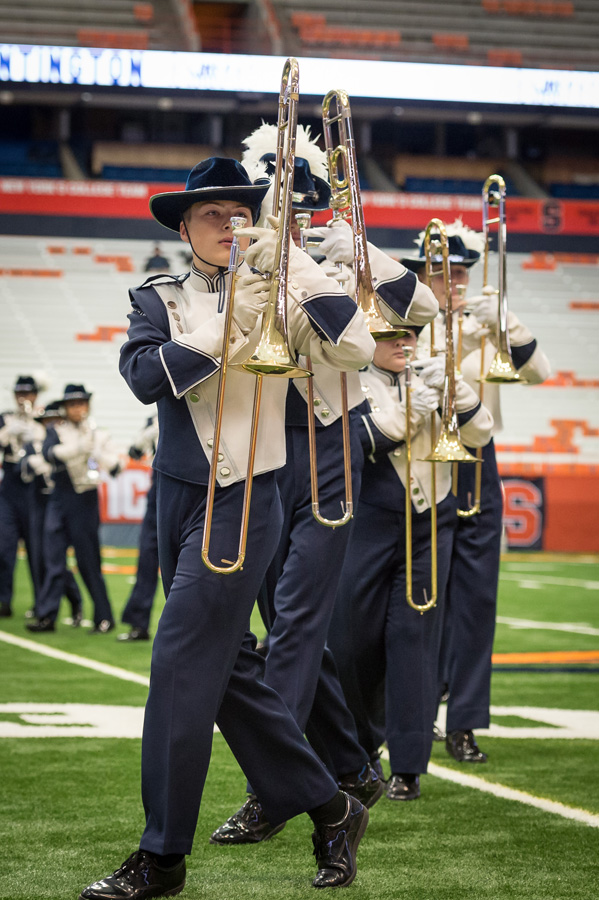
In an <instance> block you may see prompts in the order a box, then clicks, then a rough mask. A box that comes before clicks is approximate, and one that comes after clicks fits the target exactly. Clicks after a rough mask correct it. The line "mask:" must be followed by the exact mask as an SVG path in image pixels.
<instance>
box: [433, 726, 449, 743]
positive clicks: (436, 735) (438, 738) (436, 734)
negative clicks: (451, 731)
mask: <svg viewBox="0 0 599 900" xmlns="http://www.w3.org/2000/svg"><path fill="white" fill-rule="evenodd" d="M446 738H447V735H446V734H445V732H444V731H442V730H441V728H439V726H438V725H433V741H435V742H436V743H439V744H440V743H442V742H443V741H444V740H446Z"/></svg>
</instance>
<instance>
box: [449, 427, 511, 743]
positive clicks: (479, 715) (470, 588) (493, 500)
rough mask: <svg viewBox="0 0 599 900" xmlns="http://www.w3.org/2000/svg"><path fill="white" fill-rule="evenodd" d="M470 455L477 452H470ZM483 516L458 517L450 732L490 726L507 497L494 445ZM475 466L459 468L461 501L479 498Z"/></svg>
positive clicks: (485, 473) (485, 467) (487, 452)
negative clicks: (498, 590)
mask: <svg viewBox="0 0 599 900" xmlns="http://www.w3.org/2000/svg"><path fill="white" fill-rule="evenodd" d="M470 452H471V453H473V454H474V453H476V451H475V450H471V451H470ZM483 460H484V461H483V464H482V470H481V471H482V485H481V512H480V513H479V514H478V515H477V516H472V517H470V518H468V519H463V518H461V517H460V518H458V524H457V529H456V534H455V540H454V548H453V555H452V559H451V571H450V575H449V584H448V588H447V608H446V626H445V627H444V635H443V643H444V644H445V647H444V650H443V657H444V660H445V662H444V664H443V670H442V672H441V681H446V682H447V684H448V686H449V694H450V697H449V700H448V703H447V731H448V732H449V731H458V730H460V731H468V730H473V729H475V728H488V727H489V724H490V720H489V704H490V693H491V654H492V651H493V638H494V635H495V617H496V612H497V583H498V580H499V560H500V553H501V532H502V515H503V497H502V491H501V481H500V479H499V474H498V472H497V460H496V457H495V445H494V444H493V441H491V442H490V443H489V444H487V446H486V447H483ZM474 469H475V466H473V465H471V464H468V465H460V467H459V476H458V502H459V506H460V508H461V509H466V508H467V506H468V500H469V497H468V495H469V494H470V496H472V495H473V494H474Z"/></svg>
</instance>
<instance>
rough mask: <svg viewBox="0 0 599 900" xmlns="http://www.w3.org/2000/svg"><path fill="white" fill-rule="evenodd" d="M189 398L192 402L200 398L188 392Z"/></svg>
mask: <svg viewBox="0 0 599 900" xmlns="http://www.w3.org/2000/svg"><path fill="white" fill-rule="evenodd" d="M189 399H190V400H191V402H192V403H197V402H198V401H199V399H200V398H199V397H198V395H197V394H190V395H189Z"/></svg>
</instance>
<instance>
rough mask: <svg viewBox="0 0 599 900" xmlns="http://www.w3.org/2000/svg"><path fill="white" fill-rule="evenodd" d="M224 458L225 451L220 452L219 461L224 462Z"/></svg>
mask: <svg viewBox="0 0 599 900" xmlns="http://www.w3.org/2000/svg"><path fill="white" fill-rule="evenodd" d="M224 458H225V454H224V453H219V454H218V456H217V459H218V461H219V462H222V461H223V459H224Z"/></svg>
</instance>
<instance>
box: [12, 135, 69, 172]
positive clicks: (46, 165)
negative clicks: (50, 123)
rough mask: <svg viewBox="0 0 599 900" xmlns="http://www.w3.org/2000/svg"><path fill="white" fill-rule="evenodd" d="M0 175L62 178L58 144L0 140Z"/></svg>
mask: <svg viewBox="0 0 599 900" xmlns="http://www.w3.org/2000/svg"><path fill="white" fill-rule="evenodd" d="M0 175H4V176H22V177H29V178H62V167H61V165H60V160H59V157H58V142H57V141H19V140H0Z"/></svg>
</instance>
